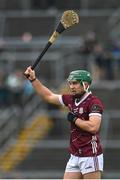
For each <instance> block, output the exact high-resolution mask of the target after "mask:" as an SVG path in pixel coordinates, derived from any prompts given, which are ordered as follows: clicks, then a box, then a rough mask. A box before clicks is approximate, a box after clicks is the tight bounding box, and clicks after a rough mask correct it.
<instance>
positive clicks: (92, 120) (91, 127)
mask: <svg viewBox="0 0 120 180" xmlns="http://www.w3.org/2000/svg"><path fill="white" fill-rule="evenodd" d="M75 125H76V126H77V127H79V128H80V129H82V130H85V131H87V132H90V133H92V134H96V133H97V132H98V131H99V129H100V125H101V116H99V115H91V116H90V117H89V120H87V121H84V120H82V119H80V118H77V119H76V121H75Z"/></svg>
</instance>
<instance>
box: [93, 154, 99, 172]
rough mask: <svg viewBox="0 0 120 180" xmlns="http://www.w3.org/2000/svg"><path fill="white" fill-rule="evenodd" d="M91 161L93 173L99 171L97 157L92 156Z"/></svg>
mask: <svg viewBox="0 0 120 180" xmlns="http://www.w3.org/2000/svg"><path fill="white" fill-rule="evenodd" d="M93 161H94V168H95V171H98V170H99V163H98V157H97V156H94V157H93Z"/></svg>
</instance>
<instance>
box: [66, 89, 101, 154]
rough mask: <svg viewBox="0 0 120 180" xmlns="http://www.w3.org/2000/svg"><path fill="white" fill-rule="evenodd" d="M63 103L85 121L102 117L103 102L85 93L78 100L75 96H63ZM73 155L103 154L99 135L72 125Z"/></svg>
mask: <svg viewBox="0 0 120 180" xmlns="http://www.w3.org/2000/svg"><path fill="white" fill-rule="evenodd" d="M62 101H63V103H64V105H65V106H67V107H68V108H69V110H70V111H71V112H73V113H74V114H76V115H77V117H79V118H80V119H82V120H83V121H88V120H89V117H90V116H91V115H99V116H101V115H102V113H103V105H102V103H101V101H100V100H99V99H98V98H97V97H95V96H93V95H92V93H91V92H89V93H85V94H84V95H83V96H82V98H80V99H78V98H76V97H75V96H74V95H62ZM69 151H70V153H71V154H73V155H75V156H80V157H87V156H94V155H99V154H101V153H102V147H101V144H100V138H99V133H96V134H91V133H89V132H87V131H84V130H82V129H80V128H79V127H77V126H76V125H75V124H74V123H71V133H70V147H69Z"/></svg>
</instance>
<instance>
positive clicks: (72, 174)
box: [64, 172, 82, 179]
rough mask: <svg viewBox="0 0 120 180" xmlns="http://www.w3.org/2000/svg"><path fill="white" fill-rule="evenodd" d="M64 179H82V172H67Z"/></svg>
mask: <svg viewBox="0 0 120 180" xmlns="http://www.w3.org/2000/svg"><path fill="white" fill-rule="evenodd" d="M64 179H82V174H81V173H80V172H65V174H64Z"/></svg>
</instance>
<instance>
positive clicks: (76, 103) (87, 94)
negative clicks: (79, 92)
mask: <svg viewBox="0 0 120 180" xmlns="http://www.w3.org/2000/svg"><path fill="white" fill-rule="evenodd" d="M90 94H92V92H91V91H90V92H86V93H85V94H84V95H83V97H82V98H81V100H80V101H79V102H76V100H77V99H75V105H76V106H79V104H81V103H82V102H83V101H84V100H85V99H86V98H87V97H88V96H89V95H90Z"/></svg>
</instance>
